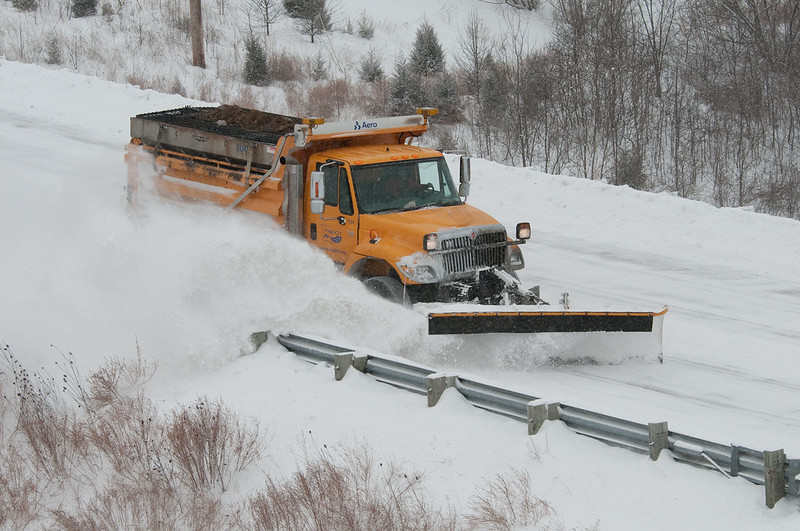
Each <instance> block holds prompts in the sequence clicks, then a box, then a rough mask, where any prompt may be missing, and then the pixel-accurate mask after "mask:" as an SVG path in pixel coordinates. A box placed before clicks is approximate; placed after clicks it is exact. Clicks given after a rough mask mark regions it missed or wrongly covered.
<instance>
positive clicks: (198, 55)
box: [189, 0, 206, 68]
mask: <svg viewBox="0 0 800 531" xmlns="http://www.w3.org/2000/svg"><path fill="white" fill-rule="evenodd" d="M189 33H190V34H191V37H192V65H194V66H199V67H200V68H205V67H206V54H205V51H204V50H203V15H202V13H201V9H200V0H189Z"/></svg>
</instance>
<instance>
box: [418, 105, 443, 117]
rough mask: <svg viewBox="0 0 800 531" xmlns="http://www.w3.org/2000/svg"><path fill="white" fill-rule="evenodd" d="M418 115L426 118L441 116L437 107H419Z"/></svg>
mask: <svg viewBox="0 0 800 531" xmlns="http://www.w3.org/2000/svg"><path fill="white" fill-rule="evenodd" d="M417 114H421V115H422V116H425V117H426V118H427V117H428V116H436V115H437V114H439V109H437V108H436V107H418V108H417Z"/></svg>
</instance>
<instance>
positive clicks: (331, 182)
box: [322, 165, 339, 206]
mask: <svg viewBox="0 0 800 531" xmlns="http://www.w3.org/2000/svg"><path fill="white" fill-rule="evenodd" d="M322 172H323V173H324V174H325V204H326V205H331V206H337V205H338V204H339V192H338V190H339V183H338V182H337V180H338V178H339V167H338V166H333V165H331V166H325V167H324V168H322Z"/></svg>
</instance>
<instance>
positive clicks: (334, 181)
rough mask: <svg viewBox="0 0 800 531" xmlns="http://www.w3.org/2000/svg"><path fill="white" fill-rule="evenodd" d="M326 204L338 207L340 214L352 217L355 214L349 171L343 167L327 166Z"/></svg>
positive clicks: (325, 170)
mask: <svg viewBox="0 0 800 531" xmlns="http://www.w3.org/2000/svg"><path fill="white" fill-rule="evenodd" d="M322 172H323V173H324V174H325V204H326V205H330V206H338V207H339V212H341V213H342V214H346V215H348V216H351V215H352V214H353V198H352V196H351V195H350V183H349V182H348V181H347V171H346V170H345V169H344V167H341V166H334V165H330V166H325V167H324V168H322Z"/></svg>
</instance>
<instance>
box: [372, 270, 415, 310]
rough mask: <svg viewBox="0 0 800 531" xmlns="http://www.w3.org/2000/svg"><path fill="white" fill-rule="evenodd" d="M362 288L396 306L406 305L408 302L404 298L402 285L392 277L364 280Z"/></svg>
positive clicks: (406, 298) (405, 297)
mask: <svg viewBox="0 0 800 531" xmlns="http://www.w3.org/2000/svg"><path fill="white" fill-rule="evenodd" d="M364 286H365V287H366V288H367V289H368V290H369V291H371V292H372V293H374V294H375V295H377V296H378V297H382V298H384V299H386V300H389V301H391V302H395V303H397V304H403V305H408V304H409V303H410V302H409V300H408V297H407V296H406V293H405V290H404V288H403V284H401V283H400V281H399V280H397V279H396V278H393V277H386V276H381V277H369V278H368V279H366V280H364Z"/></svg>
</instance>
